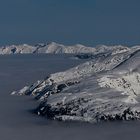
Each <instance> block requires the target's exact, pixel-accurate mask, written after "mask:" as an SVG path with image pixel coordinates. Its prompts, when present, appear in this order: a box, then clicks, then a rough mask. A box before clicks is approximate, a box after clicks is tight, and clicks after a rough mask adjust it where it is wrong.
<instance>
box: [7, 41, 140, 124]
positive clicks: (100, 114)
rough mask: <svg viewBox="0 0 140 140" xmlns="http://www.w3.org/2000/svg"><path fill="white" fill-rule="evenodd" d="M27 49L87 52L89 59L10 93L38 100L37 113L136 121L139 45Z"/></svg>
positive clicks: (62, 117) (138, 112)
mask: <svg viewBox="0 0 140 140" xmlns="http://www.w3.org/2000/svg"><path fill="white" fill-rule="evenodd" d="M17 48H18V47H17ZM19 48H21V47H19ZM23 48H24V47H23ZM29 48H35V47H31V46H30V47H29ZM5 49H6V48H5ZM24 50H25V49H24ZM27 50H28V49H27ZM29 50H33V49H29ZM29 50H28V51H26V52H32V53H33V52H38V53H41V52H46V53H78V54H79V55H78V57H79V58H82V59H84V58H87V55H86V53H90V55H89V56H90V58H91V59H90V60H87V61H86V62H84V63H83V64H80V65H78V66H76V67H74V68H71V69H68V70H66V71H64V72H58V73H54V74H51V75H50V76H49V77H47V78H45V79H43V80H40V81H37V82H36V83H34V84H32V85H30V86H29V85H28V86H25V87H24V88H23V89H21V90H19V91H14V92H13V93H12V94H18V95H32V96H33V97H34V98H36V99H37V100H39V101H40V105H39V106H38V107H37V108H36V110H35V112H36V113H37V114H38V115H43V116H47V117H48V118H51V119H58V120H73V121H77V120H78V121H86V122H99V121H108V120H110V121H113V120H140V47H139V46H135V47H131V48H128V47H124V46H110V47H108V46H104V45H102V46H99V47H96V48H91V47H85V46H82V45H75V46H70V47H65V46H63V45H59V44H56V43H51V44H48V45H44V46H42V45H41V46H40V47H39V46H38V49H34V51H29ZM35 50H36V51H35ZM41 50H42V51H41ZM43 50H44V51H43ZM10 52H11V51H10ZM17 52H18V51H17ZM24 52H25V51H24ZM80 53H84V54H85V55H83V54H80Z"/></svg>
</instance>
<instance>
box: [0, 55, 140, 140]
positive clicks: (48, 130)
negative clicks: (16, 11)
mask: <svg viewBox="0 0 140 140" xmlns="http://www.w3.org/2000/svg"><path fill="white" fill-rule="evenodd" d="M82 62H83V60H77V59H74V58H72V57H70V56H67V55H63V56H62V55H56V56H55V55H5V56H0V139H1V140H131V139H133V140H139V139H140V138H139V137H140V122H112V123H108V122H106V123H100V124H88V123H74V122H73V123H72V122H57V121H50V120H47V119H45V118H42V117H39V116H37V115H35V114H32V113H31V110H32V109H34V108H35V107H36V106H37V104H38V102H36V101H34V100H33V99H32V98H31V97H25V96H11V95H10V93H11V92H12V91H13V90H16V89H20V88H22V87H23V86H25V85H28V84H31V83H33V82H35V81H36V80H38V79H43V78H44V77H46V76H47V75H49V74H50V73H54V72H58V71H63V70H66V69H68V68H70V67H73V66H75V65H77V64H80V63H82Z"/></svg>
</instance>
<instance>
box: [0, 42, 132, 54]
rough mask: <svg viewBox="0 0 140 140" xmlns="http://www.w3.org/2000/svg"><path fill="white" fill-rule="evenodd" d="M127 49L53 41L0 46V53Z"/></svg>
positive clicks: (116, 51) (88, 51)
mask: <svg viewBox="0 0 140 140" xmlns="http://www.w3.org/2000/svg"><path fill="white" fill-rule="evenodd" d="M127 50H129V48H128V47H125V46H121V45H118V46H105V45H100V46H98V47H86V46H84V45H81V44H76V45H72V46H65V45H62V44H58V43H55V42H52V43H48V44H36V45H34V46H31V45H27V44H23V45H11V46H3V47H0V54H28V53H31V54H32V53H51V54H62V53H69V54H79V53H80V54H81V53H101V52H105V51H113V52H112V53H118V52H120V53H121V52H124V51H127Z"/></svg>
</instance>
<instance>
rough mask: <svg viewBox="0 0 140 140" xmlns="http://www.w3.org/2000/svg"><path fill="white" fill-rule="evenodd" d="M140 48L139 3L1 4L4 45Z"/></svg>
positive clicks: (38, 0) (50, 0)
mask: <svg viewBox="0 0 140 140" xmlns="http://www.w3.org/2000/svg"><path fill="white" fill-rule="evenodd" d="M51 41H56V42H58V43H64V44H76V43H82V44H85V45H93V46H94V45H97V44H107V45H111V44H125V45H135V44H140V1H139V0H0V45H5V44H21V43H29V44H35V43H38V42H51Z"/></svg>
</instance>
